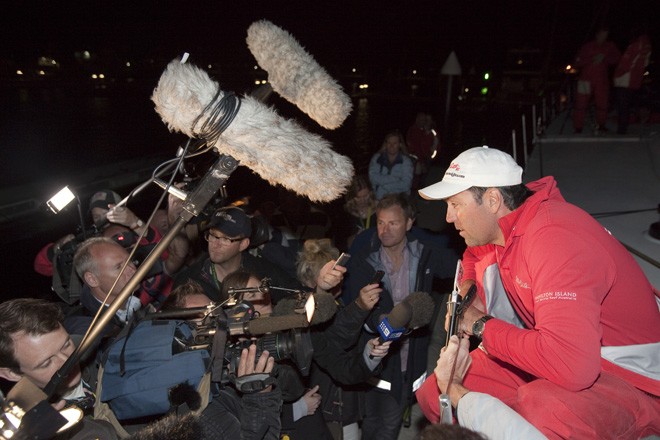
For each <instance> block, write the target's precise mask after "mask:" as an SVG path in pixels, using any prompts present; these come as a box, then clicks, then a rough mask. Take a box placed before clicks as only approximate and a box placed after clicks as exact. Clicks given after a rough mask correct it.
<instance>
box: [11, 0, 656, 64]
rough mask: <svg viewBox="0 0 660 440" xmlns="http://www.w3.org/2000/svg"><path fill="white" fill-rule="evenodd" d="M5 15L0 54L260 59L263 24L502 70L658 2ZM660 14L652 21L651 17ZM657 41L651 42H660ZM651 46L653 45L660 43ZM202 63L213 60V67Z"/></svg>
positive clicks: (53, 6) (565, 0)
mask: <svg viewBox="0 0 660 440" xmlns="http://www.w3.org/2000/svg"><path fill="white" fill-rule="evenodd" d="M5 5H8V6H5V7H4V8H3V13H2V17H0V24H1V25H0V36H1V37H2V42H3V44H2V48H1V49H0V57H3V58H7V57H9V58H14V59H16V58H29V57H33V56H36V55H37V54H43V53H45V52H47V53H48V54H49V55H51V56H54V57H58V56H59V57H61V56H64V55H65V54H67V53H70V52H71V51H73V50H82V49H86V50H90V51H100V52H104V53H110V54H119V55H121V56H154V57H164V58H166V59H171V58H174V57H176V56H177V55H179V54H180V53H182V52H184V51H187V52H191V53H192V54H194V55H196V56H199V57H200V58H206V59H208V60H209V61H214V62H220V63H222V62H226V63H234V62H236V63H239V62H243V61H245V62H252V61H253V60H252V59H251V57H250V53H249V51H248V50H247V47H246V45H245V36H246V30H247V28H248V26H249V25H250V23H252V22H253V21H255V20H258V19H261V18H266V19H268V20H270V21H272V22H273V23H275V24H276V25H278V26H280V27H282V28H284V29H286V30H287V31H289V32H290V33H291V34H292V35H294V36H295V37H296V38H297V39H298V40H299V41H300V42H301V43H302V44H303V46H305V47H306V48H307V50H308V51H309V52H310V53H312V54H313V55H314V56H315V57H316V58H317V59H318V60H319V62H320V63H321V64H322V65H327V66H333V65H341V64H346V63H354V64H356V65H362V64H370V65H376V66H387V65H407V66H415V67H417V68H420V69H421V68H424V67H425V66H439V65H442V63H443V62H444V60H445V59H446V57H447V55H448V54H449V52H450V51H451V50H452V49H453V50H455V51H456V53H457V55H458V58H459V61H460V62H461V63H462V64H463V65H464V66H469V65H477V66H489V65H491V66H493V67H496V65H497V63H499V62H500V61H501V60H502V58H503V54H504V53H505V51H506V50H507V49H510V48H538V49H541V50H542V51H543V53H544V54H549V55H550V58H551V60H552V62H553V63H556V64H557V65H562V64H565V63H568V62H570V61H571V60H572V58H573V57H574V54H575V52H576V51H577V49H578V47H579V45H580V44H581V43H582V42H584V41H585V40H586V39H587V38H588V37H589V35H590V34H591V32H592V31H593V28H594V26H595V25H596V22H597V21H599V19H600V17H602V16H605V17H606V21H607V22H608V23H609V24H610V27H611V29H612V31H611V37H612V39H613V40H614V41H615V42H618V43H619V44H620V45H623V44H624V43H625V41H626V37H627V33H628V30H629V28H630V26H631V23H632V22H634V21H635V20H637V19H641V18H646V19H650V20H654V21H652V22H649V25H650V29H652V30H653V31H654V32H657V31H656V29H658V28H659V26H658V24H659V23H658V21H659V20H660V19H659V18H658V17H659V16H660V14H658V13H657V9H658V3H657V1H650V0H641V1H634V0H633V1H623V0H614V1H602V0H600V1H596V0H581V1H569V0H555V1H530V0H509V1H483V0H463V1H428V0H424V1H415V0H412V1H405V2H403V1H389V2H386V1H359V0H354V1H350V2H344V1H332V2H329V1H307V2H303V1H298V0H292V1H268V2H266V1H232V2H229V1H221V0H217V1H207V0H185V1H184V0H176V1H133V2H123V1H109V0H108V1H96V0H92V1H88V2H79V1H53V2H46V1H13V2H11V3H5ZM654 9H655V10H656V11H655V12H656V13H653V12H654V11H653V10H654ZM654 37H655V35H654ZM654 40H656V39H655V38H654ZM206 59H205V61H206Z"/></svg>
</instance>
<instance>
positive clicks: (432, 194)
mask: <svg viewBox="0 0 660 440" xmlns="http://www.w3.org/2000/svg"><path fill="white" fill-rule="evenodd" d="M522 172H523V169H522V168H521V167H520V166H519V165H518V164H517V163H516V161H515V160H513V158H512V157H511V156H509V155H508V154H506V153H504V152H502V151H500V150H497V149H495V148H488V147H487V146H485V145H484V146H483V147H475V148H470V149H469V150H466V151H464V152H462V153H461V154H459V155H458V156H457V157H456V159H454V160H453V161H452V162H451V165H449V168H447V171H445V175H444V177H443V178H442V180H441V181H440V182H438V183H434V184H433V185H430V186H427V187H426V188H422V189H420V190H419V195H420V196H422V197H423V198H425V199H427V200H440V199H446V198H447V197H451V196H453V195H455V194H458V193H459V192H461V191H465V190H466V189H468V188H471V187H473V186H480V187H484V188H493V187H498V186H511V185H518V184H520V183H522Z"/></svg>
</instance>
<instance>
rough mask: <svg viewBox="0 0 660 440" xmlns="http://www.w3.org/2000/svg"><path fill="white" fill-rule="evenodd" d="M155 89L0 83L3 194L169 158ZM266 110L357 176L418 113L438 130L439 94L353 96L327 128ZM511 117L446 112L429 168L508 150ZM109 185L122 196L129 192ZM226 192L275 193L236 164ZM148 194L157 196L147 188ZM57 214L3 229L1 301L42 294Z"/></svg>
mask: <svg viewBox="0 0 660 440" xmlns="http://www.w3.org/2000/svg"><path fill="white" fill-rule="evenodd" d="M154 85H155V81H153V82H149V81H143V82H138V83H132V84H123V85H111V86H110V87H108V88H94V87H93V86H92V85H90V84H89V83H81V84H55V85H43V84H40V85H38V84H30V85H20V84H18V85H16V84H14V85H11V86H10V87H0V98H1V102H2V113H1V114H0V149H1V151H2V170H3V172H2V173H0V188H2V190H3V191H6V190H7V189H9V188H21V187H22V188H25V186H28V187H29V188H30V189H31V191H32V192H34V191H35V189H37V190H38V191H40V192H41V193H43V194H52V193H54V191H55V190H57V189H59V187H60V186H61V185H64V184H66V183H68V182H70V181H72V180H75V177H76V176H77V175H80V174H81V173H82V172H83V171H85V170H88V169H91V168H95V167H103V166H108V165H111V164H114V163H116V162H118V161H125V160H132V159H134V160H137V159H139V158H143V157H145V156H151V155H162V156H163V157H164V158H166V157H172V156H174V154H175V152H176V148H177V147H178V146H179V145H180V144H182V143H183V142H184V140H185V138H184V137H183V136H182V135H179V134H174V133H170V132H169V131H168V130H167V128H166V127H165V126H164V124H163V123H162V122H161V121H160V118H159V116H158V115H157V114H156V112H155V111H154V109H153V103H152V102H151V101H150V95H151V92H152V90H153V87H154ZM234 86H235V88H234V89H233V90H235V91H237V92H238V93H244V92H246V91H247V90H248V88H249V86H248V85H245V84H240V81H237V82H236V84H235V85H234ZM269 104H270V105H273V106H274V107H275V108H276V109H277V110H278V112H279V113H280V114H282V115H283V116H285V117H287V118H295V119H296V120H298V121H299V122H300V123H301V124H302V125H303V126H305V127H306V128H307V129H308V130H310V131H314V132H316V133H318V134H320V135H322V136H324V137H325V138H326V139H328V140H329V141H331V142H332V144H333V145H334V147H335V149H336V150H337V151H338V152H340V153H342V154H345V155H347V156H349V157H350V158H351V159H352V160H353V162H354V165H355V168H356V170H357V172H366V167H367V164H368V161H369V158H370V157H371V155H372V154H373V152H374V151H375V150H377V149H378V148H379V147H380V144H381V142H382V140H383V137H384V135H385V133H387V132H389V131H391V130H393V129H400V130H402V131H403V132H405V130H406V129H407V128H408V126H409V125H410V124H411V123H412V122H413V120H414V118H415V114H416V113H417V112H418V111H420V110H422V111H426V112H429V113H431V114H432V115H433V116H434V118H435V120H436V121H437V125H438V128H439V130H442V129H443V122H444V114H443V111H444V98H442V97H437V98H415V99H413V98H410V97H405V96H398V97H366V98H364V97H363V98H360V99H355V100H354V109H353V112H352V114H351V115H350V116H349V118H348V119H347V120H346V121H345V123H344V124H343V126H342V127H340V128H339V129H337V130H335V131H327V130H324V129H322V128H320V127H319V126H318V125H316V123H315V122H314V121H312V120H311V119H309V118H308V117H307V116H306V115H304V114H303V113H301V112H300V111H298V110H297V109H296V108H295V107H294V106H293V105H291V104H289V103H287V102H286V101H284V100H282V99H280V98H276V97H275V98H271V100H270V101H269ZM518 115H519V111H518V110H517V109H513V110H509V109H502V108H499V109H491V110H490V111H486V112H477V111H461V112H460V113H457V114H455V115H454V117H453V118H452V119H451V120H450V121H451V124H450V130H449V133H445V134H443V137H444V138H445V139H446V140H445V144H444V145H443V148H442V150H441V154H440V157H439V160H438V166H440V167H446V164H447V163H448V161H449V160H450V159H451V158H453V157H454V156H456V154H458V153H459V152H460V151H462V150H463V149H465V148H467V147H471V146H475V145H478V144H483V143H489V144H490V145H498V146H506V148H508V146H509V145H510V143H511V134H510V133H511V131H510V130H511V127H512V126H513V124H515V123H516V118H517V117H519V116H518ZM503 148H504V147H503ZM310 172H313V170H310ZM115 189H116V190H117V191H119V192H120V193H121V194H122V195H125V194H127V193H128V191H129V190H130V188H115ZM228 190H229V194H230V197H240V196H243V195H249V194H250V193H256V194H260V195H261V196H264V195H266V197H271V196H272V197H274V196H275V194H276V192H274V190H273V188H272V187H269V186H268V185H267V184H265V183H264V182H263V181H261V179H259V178H258V177H256V176H255V175H253V174H252V173H251V172H250V171H249V170H246V169H242V167H241V168H239V170H237V171H236V172H235V173H234V174H233V175H232V177H231V178H230V179H229V181H228ZM154 191H155V190H154ZM3 194H4V196H6V194H7V193H6V192H3ZM147 194H148V192H147ZM152 194H154V197H156V195H155V194H156V193H155V192H153V193H152ZM145 197H147V196H145ZM154 200H155V199H154ZM6 203H7V200H2V199H0V205H4V204H6ZM336 203H339V202H336ZM336 203H335V205H336ZM152 206H153V204H150V203H149V200H146V202H144V203H142V202H140V203H139V206H138V207H135V208H134V209H135V210H136V211H138V212H139V213H140V214H143V215H146V214H147V213H148V209H151V207H152ZM328 209H333V207H332V206H329V207H328ZM72 211H73V210H72ZM64 214H65V215H59V216H54V215H52V214H48V213H46V211H45V210H44V211H43V212H41V211H40V214H39V215H37V216H32V218H30V219H26V220H23V221H20V222H18V223H17V222H14V223H9V224H7V223H6V222H5V223H4V224H3V225H2V229H1V231H2V237H0V243H2V244H3V248H4V249H3V252H2V254H3V255H2V259H1V260H0V264H2V274H3V286H2V289H1V290H0V295H1V296H2V297H3V298H9V297H16V296H41V297H43V296H45V297H48V295H50V280H49V279H46V278H45V277H42V276H41V275H38V274H36V273H35V272H34V271H33V269H32V264H33V259H34V256H35V255H36V253H37V252H38V250H39V249H40V248H41V247H42V246H43V245H44V244H45V243H48V242H52V241H54V240H57V239H58V238H59V237H61V236H63V235H64V234H66V233H68V232H72V231H73V229H75V226H76V224H77V222H78V221H77V213H76V212H68V213H64ZM143 218H145V217H143ZM44 224H45V225H46V228H45V230H44V228H42V227H43V226H44ZM36 226H39V227H36Z"/></svg>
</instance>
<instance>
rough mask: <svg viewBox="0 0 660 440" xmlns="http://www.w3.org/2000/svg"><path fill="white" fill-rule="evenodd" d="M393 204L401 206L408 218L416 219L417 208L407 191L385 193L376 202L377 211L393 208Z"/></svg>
mask: <svg viewBox="0 0 660 440" xmlns="http://www.w3.org/2000/svg"><path fill="white" fill-rule="evenodd" d="M392 206H399V207H400V208H401V209H403V214H404V215H405V217H406V220H408V219H413V220H414V219H415V208H414V207H413V206H412V204H411V203H410V198H409V197H408V195H407V194H406V193H393V194H386V195H384V196H383V198H382V199H380V200H379V201H378V203H377V204H376V212H378V211H381V210H383V209H388V208H391V207H392Z"/></svg>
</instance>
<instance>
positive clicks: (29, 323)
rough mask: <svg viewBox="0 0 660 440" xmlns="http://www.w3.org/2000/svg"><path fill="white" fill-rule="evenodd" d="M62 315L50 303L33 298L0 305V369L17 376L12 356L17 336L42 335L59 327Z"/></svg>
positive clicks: (10, 301)
mask: <svg viewBox="0 0 660 440" xmlns="http://www.w3.org/2000/svg"><path fill="white" fill-rule="evenodd" d="M62 321H64V313H63V312H62V310H61V309H60V308H59V307H58V306H57V305H56V304H55V303H52V302H48V301H46V300H42V299H36V298H17V299H12V300H9V301H5V302H3V303H2V304H0V367H3V368H11V369H12V370H13V371H14V372H16V373H20V371H19V368H20V366H19V365H18V361H17V360H16V357H15V356H14V339H13V336H14V335H15V334H16V333H21V332H23V333H26V334H28V335H32V336H41V335H45V334H47V333H50V332H53V331H55V330H57V329H58V328H60V326H61V325H62Z"/></svg>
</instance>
